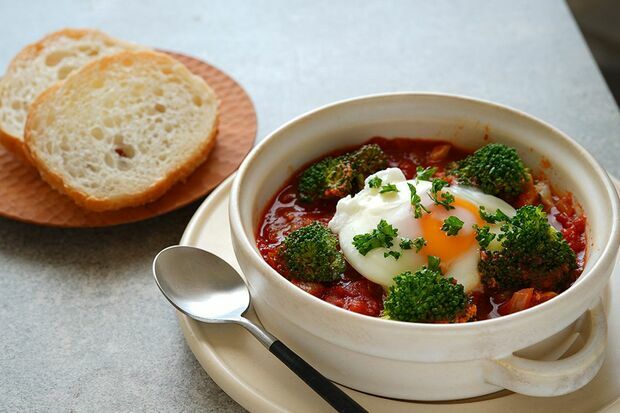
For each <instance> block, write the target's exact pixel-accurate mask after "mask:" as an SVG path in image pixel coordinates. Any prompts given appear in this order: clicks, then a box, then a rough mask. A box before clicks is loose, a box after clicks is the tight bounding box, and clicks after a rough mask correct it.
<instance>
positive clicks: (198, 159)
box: [23, 50, 220, 212]
mask: <svg viewBox="0 0 620 413" xmlns="http://www.w3.org/2000/svg"><path fill="white" fill-rule="evenodd" d="M135 54H147V55H148V56H149V57H152V58H154V59H155V60H156V61H158V60H161V59H165V60H168V58H170V59H173V60H175V61H176V59H174V58H172V57H170V56H168V55H164V54H162V53H158V52H153V51H146V50H145V51H138V52H121V53H118V54H116V55H111V56H105V57H102V58H99V59H97V60H95V61H93V62H90V63H88V64H86V65H85V66H83V67H82V68H81V69H80V70H79V71H80V72H81V71H82V70H85V69H86V70H88V68H91V67H97V66H98V67H99V68H106V67H107V66H109V65H110V64H112V62H113V61H114V60H116V59H119V58H122V57H123V56H124V55H127V56H134V55H135ZM177 62H178V61H177ZM179 64H181V63H180V62H179ZM62 85H63V82H59V83H56V84H55V85H54V86H52V87H50V88H49V89H47V90H46V91H45V92H43V93H42V94H41V95H39V96H38V97H37V98H36V99H35V101H34V102H33V103H32V105H31V107H30V111H29V113H28V117H27V119H26V127H25V132H24V143H25V144H24V145H23V147H24V148H25V153H26V157H27V158H28V160H29V161H30V162H31V163H32V164H33V165H34V166H35V167H36V168H37V169H38V170H39V174H40V175H41V178H43V180H44V181H45V182H47V183H48V184H49V185H50V186H51V187H52V188H54V189H55V190H57V191H58V192H60V193H62V194H65V195H67V196H68V197H69V198H71V199H72V200H73V201H74V202H75V203H76V204H77V205H79V206H81V207H83V208H85V209H88V210H91V211H95V212H104V211H111V210H117V209H121V208H126V207H132V206H140V205H144V204H146V203H149V202H151V201H154V200H156V199H157V198H159V197H161V196H162V195H163V194H164V193H166V192H167V191H168V190H169V189H170V188H171V187H172V186H173V185H174V184H175V183H177V182H179V181H181V180H183V179H185V178H187V177H188V176H189V175H190V174H191V173H192V172H193V171H194V170H195V169H196V168H197V167H198V166H200V164H202V163H203V162H204V161H205V160H206V159H207V157H208V155H209V154H210V152H211V150H212V149H213V147H214V146H215V143H216V137H217V133H218V127H219V115H220V114H219V101H217V105H216V112H215V118H214V122H213V127H212V128H211V131H210V133H209V135H207V136H206V137H205V138H204V140H203V141H202V145H201V146H200V147H199V148H197V150H196V151H195V153H194V154H193V155H192V156H191V157H190V158H189V159H188V160H187V161H186V162H185V163H183V164H181V165H179V166H178V167H177V168H175V169H174V170H172V171H170V172H168V174H167V175H165V176H164V177H163V178H162V179H160V180H158V181H157V182H155V183H154V184H153V185H151V186H150V187H148V188H147V189H146V190H144V191H142V192H140V193H135V194H131V195H126V196H120V197H115V198H108V199H101V198H95V197H93V196H89V195H88V194H86V193H84V192H82V191H79V190H77V189H75V188H71V187H69V186H68V185H66V184H65V182H64V180H63V179H62V177H61V176H60V175H58V174H56V173H54V172H53V171H52V170H50V169H49V168H48V167H47V165H46V164H45V162H44V161H43V160H42V159H41V158H40V157H39V156H38V155H37V154H36V151H35V150H33V148H32V145H33V144H32V134H31V130H32V128H31V126H32V122H33V119H34V116H35V114H36V113H37V110H38V108H39V107H40V106H41V105H43V104H44V103H45V101H46V100H47V99H49V98H50V97H52V95H53V94H54V93H55V92H56V91H57V90H58V89H59V88H60V87H62ZM209 88H210V86H209Z"/></svg>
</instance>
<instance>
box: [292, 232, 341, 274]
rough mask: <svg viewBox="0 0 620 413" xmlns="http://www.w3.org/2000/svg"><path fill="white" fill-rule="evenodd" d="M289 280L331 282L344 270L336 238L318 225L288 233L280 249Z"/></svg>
mask: <svg viewBox="0 0 620 413" xmlns="http://www.w3.org/2000/svg"><path fill="white" fill-rule="evenodd" d="M280 251H281V254H282V257H283V258H284V261H285V262H286V265H287V267H288V270H289V272H290V275H291V277H293V278H297V279H301V280H304V281H334V280H337V279H338V278H340V276H341V274H342V273H343V272H344V269H345V260H344V256H343V254H342V253H341V252H340V251H339V250H338V238H336V235H334V233H332V232H331V231H330V230H329V229H328V228H326V227H325V226H323V225H322V224H320V223H319V222H313V223H312V224H310V225H307V226H305V227H302V228H299V229H297V230H295V231H293V232H291V233H290V234H289V235H288V236H287V237H286V238H285V239H284V242H283V246H282V249H281V250H280Z"/></svg>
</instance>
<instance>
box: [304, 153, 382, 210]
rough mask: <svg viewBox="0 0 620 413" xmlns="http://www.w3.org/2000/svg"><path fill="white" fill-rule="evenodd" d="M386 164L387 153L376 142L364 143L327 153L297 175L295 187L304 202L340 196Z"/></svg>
mask: <svg viewBox="0 0 620 413" xmlns="http://www.w3.org/2000/svg"><path fill="white" fill-rule="evenodd" d="M386 166H387V157H386V156H385V154H384V153H383V151H382V150H381V148H380V147H379V145H376V144H370V145H364V146H362V147H361V148H359V149H358V150H356V151H354V152H349V153H346V154H344V155H341V156H338V157H336V158H332V157H328V158H325V159H323V160H321V161H319V162H317V163H315V164H313V165H311V166H310V167H308V168H307V169H306V170H304V171H303V172H302V173H301V175H300V176H299V183H298V186H297V190H298V192H299V196H300V199H301V200H302V201H304V202H312V201H315V200H317V199H329V198H343V197H345V196H347V195H349V194H351V193H354V192H357V191H359V190H360V189H362V188H363V187H364V180H365V179H366V177H368V176H369V175H371V174H373V173H375V172H377V171H379V170H381V169H384V168H385V167H386Z"/></svg>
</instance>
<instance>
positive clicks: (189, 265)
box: [153, 245, 250, 323]
mask: <svg viewBox="0 0 620 413" xmlns="http://www.w3.org/2000/svg"><path fill="white" fill-rule="evenodd" d="M153 274H154V275H155V282H156V283H157V286H158V287H159V289H160V290H161V291H162V292H163V293H164V295H165V296H166V298H167V299H168V301H170V303H171V304H172V305H173V306H174V307H176V308H177V309H178V310H179V311H181V312H182V313H184V314H186V315H188V316H190V317H192V318H194V319H196V320H199V321H203V322H206V323H226V322H239V319H240V318H241V315H242V314H243V313H244V312H245V311H246V310H247V309H248V307H249V305H250V293H249V291H248V288H247V286H246V284H245V282H244V281H243V279H242V278H241V276H239V273H238V272H237V271H236V270H235V269H234V268H233V267H231V266H230V264H228V263H227V262H226V261H224V260H223V259H221V258H220V257H218V256H216V255H214V254H212V253H210V252H208V251H205V250H202V249H199V248H194V247H185V246H180V245H174V246H172V247H168V248H166V249H164V250H162V251H161V252H160V253H159V254H157V256H156V257H155V260H154V261H153ZM168 274H174V276H173V277H170V276H166V275H168Z"/></svg>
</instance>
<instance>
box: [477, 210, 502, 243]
mask: <svg viewBox="0 0 620 413" xmlns="http://www.w3.org/2000/svg"><path fill="white" fill-rule="evenodd" d="M498 211H499V209H498ZM473 228H474V229H475V230H476V241H478V244H479V245H480V248H482V249H487V247H488V246H489V244H490V243H491V241H493V240H494V239H495V234H494V233H492V232H491V227H489V226H488V225H484V226H482V227H479V226H478V225H476V224H474V226H473Z"/></svg>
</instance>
